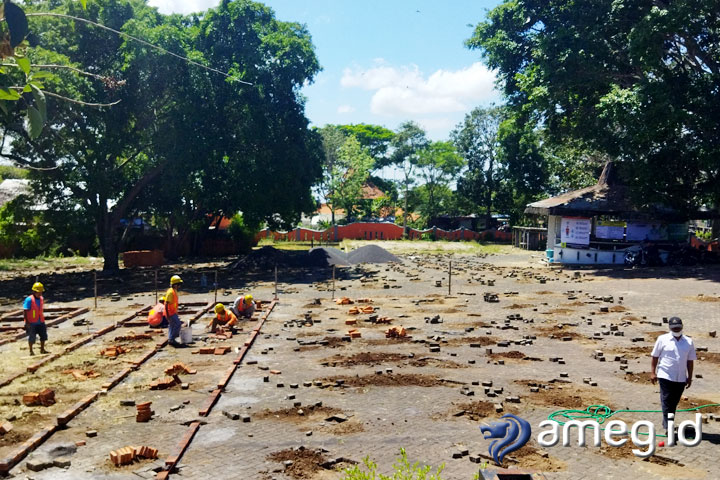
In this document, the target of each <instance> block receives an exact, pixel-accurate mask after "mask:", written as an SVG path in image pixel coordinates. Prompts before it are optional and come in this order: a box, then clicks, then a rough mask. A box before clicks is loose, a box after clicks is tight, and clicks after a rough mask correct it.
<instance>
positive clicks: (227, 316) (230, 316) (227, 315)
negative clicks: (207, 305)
mask: <svg viewBox="0 0 720 480" xmlns="http://www.w3.org/2000/svg"><path fill="white" fill-rule="evenodd" d="M216 316H217V319H218V322H220V323H222V324H223V325H225V324H228V325H230V326H232V325H235V324H236V323H237V317H236V316H235V314H234V313H232V312H228V311H227V310H225V312H224V315H222V316H220V314H219V313H218V314H217V315H216Z"/></svg>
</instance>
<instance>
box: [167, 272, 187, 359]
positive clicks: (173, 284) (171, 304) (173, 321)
mask: <svg viewBox="0 0 720 480" xmlns="http://www.w3.org/2000/svg"><path fill="white" fill-rule="evenodd" d="M181 283H183V281H182V279H181V278H180V276H179V275H173V276H172V277H171V278H170V288H168V290H167V292H165V318H167V321H168V343H169V344H170V346H172V347H175V348H178V347H184V346H185V345H182V344H180V343H178V342H176V341H175V339H176V338H177V337H178V336H179V335H180V328H182V322H181V321H180V317H179V316H178V307H179V306H180V300H179V297H178V288H179V286H180V284H181Z"/></svg>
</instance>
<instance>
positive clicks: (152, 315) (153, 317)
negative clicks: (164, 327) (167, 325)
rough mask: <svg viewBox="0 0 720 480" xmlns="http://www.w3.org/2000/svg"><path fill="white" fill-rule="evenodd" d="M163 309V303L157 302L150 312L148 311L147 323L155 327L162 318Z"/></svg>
mask: <svg viewBox="0 0 720 480" xmlns="http://www.w3.org/2000/svg"><path fill="white" fill-rule="evenodd" d="M164 310H165V305H163V304H162V303H158V304H157V305H155V306H154V307H153V308H152V309H151V310H150V312H148V323H149V324H150V325H151V326H153V327H157V326H158V325H160V324H161V323H162V320H163V311H164Z"/></svg>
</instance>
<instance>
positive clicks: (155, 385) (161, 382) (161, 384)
mask: <svg viewBox="0 0 720 480" xmlns="http://www.w3.org/2000/svg"><path fill="white" fill-rule="evenodd" d="M181 383H182V381H181V380H180V378H179V377H178V376H177V375H174V376H172V377H165V378H162V379H158V380H155V381H154V382H152V383H151V384H150V390H167V389H168V388H172V387H174V386H175V385H180V384H181Z"/></svg>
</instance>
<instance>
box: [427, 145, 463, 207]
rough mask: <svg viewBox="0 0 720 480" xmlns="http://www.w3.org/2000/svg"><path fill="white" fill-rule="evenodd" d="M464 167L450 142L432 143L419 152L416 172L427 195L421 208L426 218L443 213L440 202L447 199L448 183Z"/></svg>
mask: <svg viewBox="0 0 720 480" xmlns="http://www.w3.org/2000/svg"><path fill="white" fill-rule="evenodd" d="M464 166H465V162H464V161H463V159H462V157H461V156H460V155H458V153H457V151H456V150H455V147H454V146H453V144H452V143H450V142H432V143H430V144H429V145H428V146H427V147H426V148H425V149H423V150H422V151H421V152H420V156H419V158H418V163H417V168H418V170H417V171H418V177H420V180H421V181H422V183H423V187H424V190H425V192H426V193H427V201H426V202H424V205H423V207H422V209H423V213H424V214H425V217H426V218H428V219H431V218H435V217H437V216H438V215H439V214H440V213H445V212H442V211H441V209H442V207H443V206H444V205H443V202H442V200H443V199H445V198H447V197H448V195H447V192H449V191H450V189H449V185H450V183H451V182H452V181H453V180H454V179H455V178H456V177H457V175H458V173H459V172H460V170H461V169H462V168H463V167H464ZM443 194H445V195H443Z"/></svg>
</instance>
